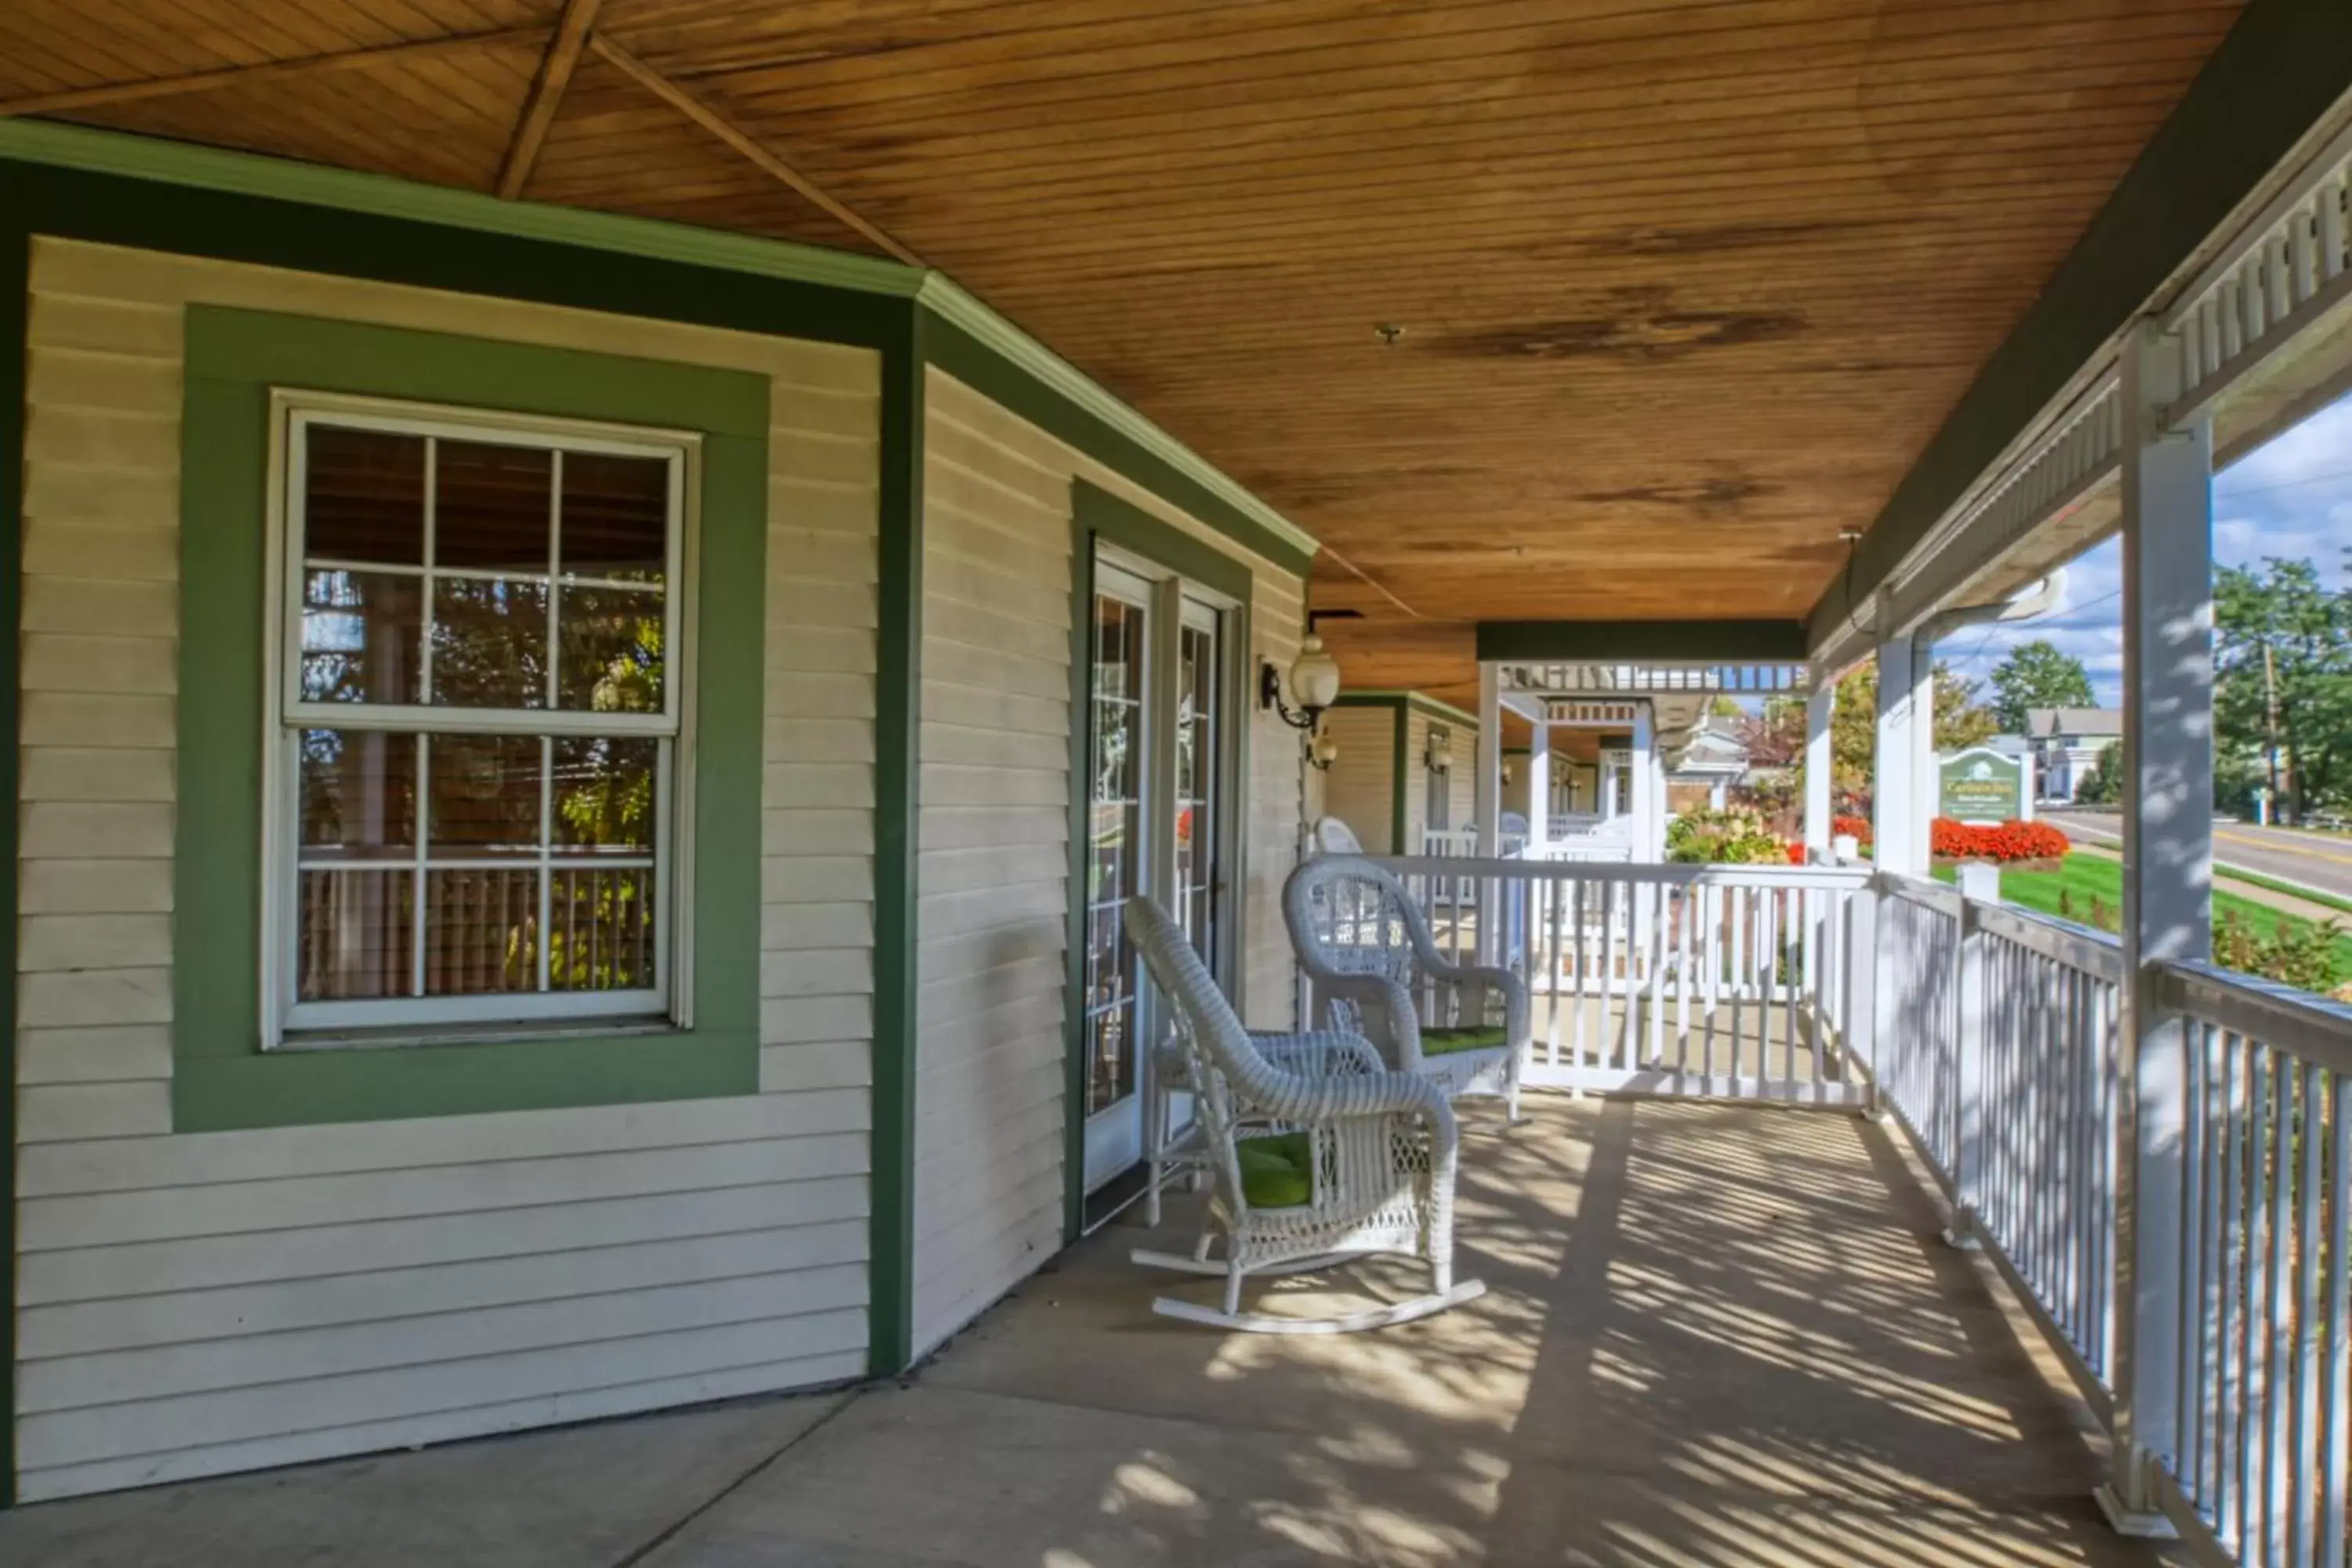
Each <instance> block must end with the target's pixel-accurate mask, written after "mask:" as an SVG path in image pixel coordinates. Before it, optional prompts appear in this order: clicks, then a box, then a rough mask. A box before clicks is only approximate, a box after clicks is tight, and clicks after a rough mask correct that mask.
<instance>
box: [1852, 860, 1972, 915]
mask: <svg viewBox="0 0 2352 1568" xmlns="http://www.w3.org/2000/svg"><path fill="white" fill-rule="evenodd" d="M1875 877H1876V879H1877V883H1878V890H1879V891H1880V892H1882V893H1888V894H1892V895H1893V896H1894V897H1895V898H1898V899H1908V900H1911V901H1912V902H1913V903H1915V904H1925V905H1927V907H1928V908H1929V909H1931V910H1935V911H1936V912H1937V913H1938V914H1945V915H1950V916H1951V917H1952V918H1953V919H1955V920H1958V918H1959V914H1960V910H1962V909H1963V908H1964V907H1966V905H1967V904H1968V900H1967V899H1965V898H1963V897H1961V896H1960V890H1959V889H1958V888H1952V887H1947V886H1946V885H1945V884H1943V883H1941V882H1937V881H1931V880H1930V879H1927V878H1926V877H1906V876H1905V875H1903V874H1902V873H1901V872H1899V871H1880V872H1877V873H1875Z"/></svg>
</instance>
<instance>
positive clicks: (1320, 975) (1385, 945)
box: [1282, 855, 1529, 1121]
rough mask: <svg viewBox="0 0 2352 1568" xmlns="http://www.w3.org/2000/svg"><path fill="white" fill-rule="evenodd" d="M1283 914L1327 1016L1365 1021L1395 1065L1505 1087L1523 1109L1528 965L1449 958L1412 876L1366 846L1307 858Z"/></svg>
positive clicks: (1451, 1086)
mask: <svg viewBox="0 0 2352 1568" xmlns="http://www.w3.org/2000/svg"><path fill="white" fill-rule="evenodd" d="M1282 918H1283V921H1284V923H1286V925H1288V926H1289V928H1290V945H1291V946H1292V947H1293V948H1295V949H1297V953H1298V963H1299V967H1300V968H1302V969H1303V970H1305V971H1306V972H1307V982H1308V984H1309V985H1310V987H1311V988H1312V993H1313V996H1314V1005H1315V1013H1314V1016H1315V1017H1316V1018H1317V1019H1318V1021H1325V1022H1330V1023H1334V1024H1344V1025H1346V1026H1349V1027H1352V1028H1355V1029H1357V1030H1359V1031H1360V1033H1362V1034H1363V1036H1364V1037H1366V1038H1367V1039H1369V1040H1370V1041H1371V1042H1372V1043H1373V1045H1374V1046H1376V1047H1379V1049H1380V1051H1381V1055H1382V1056H1383V1057H1384V1058H1386V1059H1387V1062H1388V1065H1389V1066H1391V1067H1393V1068H1396V1069H1397V1070H1398V1071H1400V1072H1409V1073H1413V1074H1416V1075H1418V1076H1420V1077H1423V1078H1426V1079H1429V1080H1430V1081H1431V1082H1433V1083H1434V1084H1436V1085H1437V1086H1438V1087H1439V1088H1441V1089H1444V1092H1445V1094H1446V1097H1447V1098H1448V1099H1453V1098H1456V1097H1459V1096H1463V1095H1490V1096H1498V1097H1500V1098H1501V1099H1502V1100H1503V1101H1504V1102H1505V1105H1506V1107H1507V1110H1508V1113H1509V1116H1510V1119H1511V1120H1512V1121H1517V1120H1518V1119H1519V1068H1520V1065H1521V1062H1522V1060H1523V1058H1525V1056H1526V1054H1527V1052H1526V1047H1527V1044H1528V1028H1529V1022H1528V988H1527V985H1526V984H1525V983H1523V982H1522V981H1521V980H1520V979H1519V977H1518V976H1517V975H1516V974H1513V973H1510V972H1509V971H1508V970H1503V969H1486V968H1480V967H1476V966H1475V965H1470V964H1455V963H1450V962H1448V961H1447V959H1446V958H1445V956H1444V954H1443V953H1441V952H1438V950H1437V942H1436V939H1435V938H1433V936H1431V934H1430V931H1429V921H1427V920H1426V919H1425V918H1424V917H1423V914H1422V912H1421V907H1420V906H1419V905H1418V904H1416V903H1414V902H1413V900H1412V896H1411V895H1410V894H1408V893H1407V892H1406V891H1405V887H1404V884H1403V883H1402V882H1401V881H1399V880H1398V879H1396V878H1395V877H1394V876H1392V875H1391V874H1390V873H1389V872H1387V871H1384V870H1382V869H1381V868H1379V867H1378V866H1375V865H1373V864H1371V863H1370V861H1368V860H1365V859H1363V858H1360V857H1358V856H1349V855H1321V856H1318V857H1316V858H1314V859H1311V860H1307V861H1303V862H1301V863H1300V865H1299V867H1298V868H1297V870H1295V871H1293V872H1292V873H1291V874H1290V880H1289V881H1288V882H1286V883H1285V884H1284V885H1283V889H1282ZM1424 999H1425V1001H1426V1003H1427V1005H1428V1009H1429V1011H1428V1021H1427V1022H1423V1011H1422V1004H1423V1001H1424Z"/></svg>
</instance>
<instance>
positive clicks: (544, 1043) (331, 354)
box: [172, 305, 768, 1132]
mask: <svg viewBox="0 0 2352 1568" xmlns="http://www.w3.org/2000/svg"><path fill="white" fill-rule="evenodd" d="M186 349H187V371H186V393H185V404H184V412H183V418H182V431H181V443H182V447H181V452H182V478H181V498H180V504H181V563H180V567H181V589H180V609H181V638H180V668H179V674H180V698H179V748H180V749H179V779H180V790H179V805H178V826H177V832H176V836H175V843H174V860H173V977H172V989H173V1032H172V1033H173V1081H172V1111H173V1131H178V1132H198V1131H226V1130H230V1129H237V1128H253V1127H276V1126H292V1125H301V1124H308V1123H315V1122H331V1121H389V1120H397V1119H402V1118H408V1117H420V1116H456V1115H468V1114H477V1113H481V1112H487V1111H497V1110H545V1109H551V1108H555V1107H566V1106H586V1105H610V1104H623V1103H635V1102H641V1101H647V1100H689V1099H705V1098H712V1097H718V1096H726V1095H741V1094H752V1093H756V1092H757V1091H758V1089H759V1023H760V1001H759V920H760V882H759V877H760V862H759V854H758V848H759V844H760V777H761V729H762V726H761V706H762V696H763V692H762V681H763V659H762V658H760V657H756V650H758V649H760V648H761V646H762V640H763V628H764V625H765V583H766V560H767V479H768V433H767V432H768V383H767V380H766V378H765V377H762V376H760V375H757V374H750V373H746V372H740V371H730V370H715V369H709V368H706V367H702V366H695V365H685V364H675V363H667V362H662V361H653V360H640V359H632V358H627V357H625V356H621V355H614V354H604V353H590V352H586V351H582V350H574V349H551V348H541V347H534V346H530V345H524V344H518V343H509V342H494V341H490V340H487V339H479V338H468V337H460V336H455V335H451V334H446V333H439V332H426V331H410V330H406V329H399V328H390V327H377V326H370V325H363V324H360V323H356V322H350V321H329V320H323V319H318V318H310V317H299V316H287V315H278V314H273V313H270V312H266V311H256V310H231V309H226V308H222V307H216V306H207V305H193V306H190V307H189V308H188V311H187V324H186ZM273 388H286V389H295V390H300V391H306V392H331V393H346V394H354V395H364V396H373V397H383V398H394V399H400V400H404V401H411V402H417V403H431V404H439V405H454V406H459V407H477V408H481V409H485V410H497V411H506V412H513V413H522V414H530V415H536V416H550V417H556V418H572V419H590V420H600V421H604V422H608V423H613V424H621V425H641V426H658V427H662V428H666V429H673V430H676V429H686V430H693V431H698V432H699V433H700V434H701V436H702V468H701V476H700V478H701V483H700V495H701V507H700V518H699V544H698V548H699V562H698V573H697V580H696V584H695V591H696V594H697V596H698V611H697V623H698V624H697V626H696V627H695V630H694V637H695V639H696V641H695V646H696V647H698V649H699V650H700V652H699V654H698V657H697V658H696V660H695V704H696V726H695V727H696V734H695V743H694V744H695V750H694V758H693V773H694V800H693V812H694V823H695V829H694V836H693V857H694V864H693V866H692V868H691V874H692V884H693V891H692V899H693V913H694V927H695V941H694V952H693V955H692V973H691V974H681V975H679V976H678V977H677V983H678V984H688V985H691V986H692V988H693V999H694V1012H693V1016H694V1025H693V1026H692V1027H691V1028H690V1029H685V1030H677V1029H668V1028H656V1029H650V1030H648V1029H644V1028H630V1029H621V1028H614V1029H612V1030H610V1031H606V1032H603V1033H597V1032H593V1031H559V1030H552V1029H551V1030H549V1031H547V1032H545V1033H542V1034H537V1035H534V1036H531V1037H525V1038H517V1039H508V1040H487V1041H470V1042H450V1043H446V1044H445V1043H434V1044H415V1045H403V1046H386V1047H369V1048H339V1049H301V1050H276V1051H269V1052H264V1051H263V1050H262V1049H261V1048H260V1027H261V1022H260V1020H261V1002H262V998H261V995H260V990H259V981H258V970H259V954H260V946H259V944H260V942H261V941H262V934H263V933H262V931H261V906H262V877H263V875H264V874H265V869H264V866H263V859H262V832H261V800H262V785H261V770H262V766H263V748H264V739H265V726H266V724H267V709H268V704H267V700H266V696H267V694H266V693H265V692H264V690H263V681H262V670H263V668H264V666H265V657H264V649H263V647H262V643H261V639H262V636H263V627H264V626H266V625H267V623H268V618H269V617H268V599H267V596H268V595H269V594H270V593H271V592H273V591H274V584H270V583H268V581H267V580H266V578H267V574H266V570H265V565H264V560H265V555H266V552H267V546H268V540H267V519H268V500H267V497H268V483H269V478H270V476H269V473H268V464H269V455H270V439H269V437H270V432H269V419H270V407H269V400H270V393H271V391H272V389H273ZM730 650H732V651H733V653H734V655H735V656H734V657H729V656H728V655H729V652H730Z"/></svg>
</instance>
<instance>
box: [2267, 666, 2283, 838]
mask: <svg viewBox="0 0 2352 1568" xmlns="http://www.w3.org/2000/svg"><path fill="white" fill-rule="evenodd" d="M2263 731H2264V732H2265V737H2264V738H2265V742H2266V743H2265V744H2264V745H2263V762H2264V763H2266V764H2268V768H2269V774H2270V800H2269V804H2268V808H2267V809H2266V810H2265V811H2264V812H2263V823H2264V825H2265V826H2268V825H2269V824H2271V823H2273V822H2284V821H2285V820H2286V819H2287V814H2286V813H2285V812H2284V810H2282V809H2281V807H2282V805H2283V804H2284V801H2285V798H2286V797H2285V796H2284V795H2281V794H2280V793H2279V710H2278V659H2277V658H2276V657H2275V656H2273V653H2272V652H2271V645H2270V639H2269V638H2267V637H2265V638H2264V639H2263Z"/></svg>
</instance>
